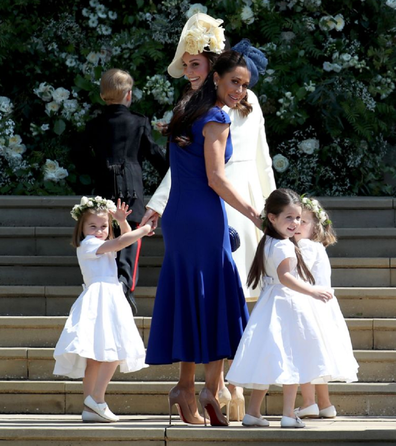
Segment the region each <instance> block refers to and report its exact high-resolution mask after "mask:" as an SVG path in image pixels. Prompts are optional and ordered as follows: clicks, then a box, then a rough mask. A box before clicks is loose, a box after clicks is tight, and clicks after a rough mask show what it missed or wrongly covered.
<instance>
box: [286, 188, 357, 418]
mask: <svg viewBox="0 0 396 446" xmlns="http://www.w3.org/2000/svg"><path fill="white" fill-rule="evenodd" d="M302 204H303V212H302V215H301V224H300V227H299V228H298V229H297V231H296V233H295V235H294V238H295V240H296V241H297V242H298V246H299V248H300V250H301V254H302V256H303V259H304V262H305V263H306V265H307V266H308V268H309V269H310V270H311V272H312V275H313V276H314V279H315V283H316V284H317V285H323V286H326V287H329V288H330V287H331V266H330V261H329V258H328V256H327V253H326V249H325V248H326V247H327V246H330V245H332V244H334V243H336V242H337V238H336V235H335V233H334V231H333V227H332V222H331V221H330V219H329V217H328V215H327V213H326V211H325V210H324V209H323V207H322V206H321V204H320V203H319V202H318V200H315V199H313V198H308V197H304V198H303V199H302ZM311 304H312V305H313V308H314V311H315V314H316V317H317V318H318V319H319V321H320V324H321V326H322V329H323V331H327V334H326V336H327V339H328V346H330V347H332V354H333V356H334V358H335V366H336V367H337V369H338V376H333V378H335V380H336V381H346V382H351V381H357V375H356V374H357V370H358V367H359V365H358V363H357V362H356V360H355V358H354V356H353V349H352V343H351V338H350V336H349V331H348V327H347V325H346V323H345V319H344V316H343V315H342V312H341V309H340V306H339V304H338V301H337V299H336V298H335V297H334V298H333V299H332V300H331V301H330V302H329V303H328V304H327V305H320V303H319V302H316V301H314V300H313V301H312V302H311ZM315 391H316V395H317V397H318V404H316V402H315ZM301 394H302V396H303V404H302V406H301V407H299V408H297V409H295V413H296V415H297V416H298V417H299V418H315V417H322V418H334V417H335V416H336V415H337V411H336V408H335V407H334V406H333V405H332V404H331V402H330V396H329V386H328V385H327V384H326V382H325V381H323V382H322V383H321V382H316V385H314V384H311V383H308V384H303V385H301Z"/></svg>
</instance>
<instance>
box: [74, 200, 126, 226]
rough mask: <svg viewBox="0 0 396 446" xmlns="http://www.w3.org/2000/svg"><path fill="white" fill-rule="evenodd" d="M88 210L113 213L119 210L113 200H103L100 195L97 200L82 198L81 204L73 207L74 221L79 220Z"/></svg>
mask: <svg viewBox="0 0 396 446" xmlns="http://www.w3.org/2000/svg"><path fill="white" fill-rule="evenodd" d="M87 209H94V210H95V211H104V212H108V211H112V212H115V211H116V210H117V206H116V205H115V203H114V202H113V201H111V200H107V199H106V198H102V197H100V196H99V195H98V196H97V197H95V198H93V197H92V198H88V197H85V196H84V197H82V198H81V201H80V204H76V205H74V206H73V209H72V210H71V211H70V215H71V216H72V217H73V218H74V220H76V221H77V220H78V219H79V218H80V217H81V215H82V214H83V212H84V211H85V210H87Z"/></svg>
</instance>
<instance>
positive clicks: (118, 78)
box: [100, 68, 133, 104]
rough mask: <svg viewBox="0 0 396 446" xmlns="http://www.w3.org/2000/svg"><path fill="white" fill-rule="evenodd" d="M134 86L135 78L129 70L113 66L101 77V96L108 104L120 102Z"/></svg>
mask: <svg viewBox="0 0 396 446" xmlns="http://www.w3.org/2000/svg"><path fill="white" fill-rule="evenodd" d="M132 86H133V79H132V76H131V75H130V74H129V73H128V72H127V71H124V70H120V69H119V68H111V69H110V70H107V71H105V72H104V73H103V74H102V77H101V79H100V97H101V98H102V99H103V100H104V101H105V102H106V104H120V103H121V102H122V100H123V99H124V96H125V94H126V93H128V91H129V90H132Z"/></svg>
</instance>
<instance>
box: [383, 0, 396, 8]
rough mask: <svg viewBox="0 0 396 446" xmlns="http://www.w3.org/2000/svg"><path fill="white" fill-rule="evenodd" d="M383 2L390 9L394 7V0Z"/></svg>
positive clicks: (395, 5)
mask: <svg viewBox="0 0 396 446" xmlns="http://www.w3.org/2000/svg"><path fill="white" fill-rule="evenodd" d="M385 4H386V6H389V7H390V8H392V9H396V0H386V3H385Z"/></svg>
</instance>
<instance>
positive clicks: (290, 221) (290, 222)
mask: <svg viewBox="0 0 396 446" xmlns="http://www.w3.org/2000/svg"><path fill="white" fill-rule="evenodd" d="M301 212H302V210H301V206H300V205H298V204H289V205H287V206H285V208H284V209H283V211H282V212H281V213H280V214H278V215H275V214H270V213H269V214H268V219H269V221H270V222H271V223H272V225H273V227H274V228H275V230H276V232H277V233H278V234H279V235H280V236H281V237H283V238H290V237H293V235H294V234H295V232H296V230H297V229H298V228H299V226H300V219H301Z"/></svg>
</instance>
